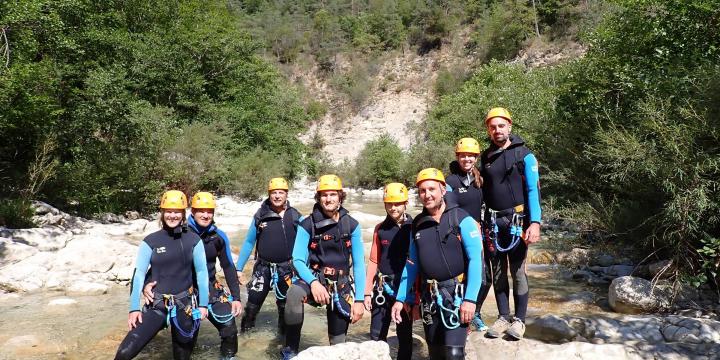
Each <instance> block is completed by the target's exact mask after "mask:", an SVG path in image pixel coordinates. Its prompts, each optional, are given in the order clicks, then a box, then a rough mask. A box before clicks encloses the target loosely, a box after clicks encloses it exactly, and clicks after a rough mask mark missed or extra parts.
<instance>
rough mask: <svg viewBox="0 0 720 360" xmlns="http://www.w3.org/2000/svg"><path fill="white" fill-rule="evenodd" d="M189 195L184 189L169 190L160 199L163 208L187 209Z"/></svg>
mask: <svg viewBox="0 0 720 360" xmlns="http://www.w3.org/2000/svg"><path fill="white" fill-rule="evenodd" d="M187 205H188V204H187V197H186V196H185V194H184V193H183V192H182V191H179V190H168V191H166V192H165V193H164V194H163V195H162V198H161V199H160V208H161V209H177V210H185V209H187Z"/></svg>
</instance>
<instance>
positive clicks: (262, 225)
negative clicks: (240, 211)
mask: <svg viewBox="0 0 720 360" xmlns="http://www.w3.org/2000/svg"><path fill="white" fill-rule="evenodd" d="M258 227H259V228H261V229H264V228H266V227H267V222H265V221H263V222H261V223H260V225H258Z"/></svg>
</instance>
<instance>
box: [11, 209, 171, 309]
mask: <svg viewBox="0 0 720 360" xmlns="http://www.w3.org/2000/svg"><path fill="white" fill-rule="evenodd" d="M33 206H34V208H35V210H36V217H38V216H40V217H45V218H47V217H49V216H59V217H60V218H62V219H63V221H62V222H60V223H62V224H63V225H54V226H50V225H46V226H43V227H41V228H33V229H5V228H0V235H1V237H0V248H1V249H2V251H3V256H2V257H1V258H0V288H1V289H4V290H7V291H33V290H39V289H53V290H64V291H67V292H68V293H71V294H78V295H97V294H103V293H105V292H107V290H108V284H109V283H111V282H125V281H129V280H130V278H131V277H132V271H133V268H134V266H133V264H134V261H135V256H136V255H137V247H136V246H135V245H133V244H131V243H129V242H128V241H127V240H126V237H127V235H128V234H135V235H142V234H146V233H149V232H150V231H154V230H155V228H156V227H157V226H149V225H150V224H149V223H148V221H147V220H144V219H139V220H135V221H130V222H124V223H122V224H112V225H103V224H100V223H98V222H96V221H84V220H82V219H79V218H75V217H72V216H70V215H68V214H65V213H63V212H60V211H59V210H57V209H55V208H53V207H52V206H50V205H48V204H45V203H42V202H35V203H34V205H33ZM116 236H117V237H116ZM118 237H119V238H118Z"/></svg>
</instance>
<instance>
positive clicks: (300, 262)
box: [292, 226, 317, 285]
mask: <svg viewBox="0 0 720 360" xmlns="http://www.w3.org/2000/svg"><path fill="white" fill-rule="evenodd" d="M309 243H310V234H308V232H307V231H306V230H305V228H304V227H302V226H298V229H297V234H296V235H295V246H293V252H292V260H293V266H294V267H295V270H296V271H297V273H298V276H300V278H301V279H302V280H303V281H304V282H306V283H308V285H310V284H312V282H313V281H315V280H317V279H316V278H315V276H314V275H313V273H312V271H310V268H309V267H308V264H307V260H308V255H309V254H308V245H309Z"/></svg>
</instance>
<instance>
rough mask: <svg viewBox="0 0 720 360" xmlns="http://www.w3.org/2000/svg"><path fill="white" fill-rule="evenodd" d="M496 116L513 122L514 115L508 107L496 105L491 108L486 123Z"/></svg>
mask: <svg viewBox="0 0 720 360" xmlns="http://www.w3.org/2000/svg"><path fill="white" fill-rule="evenodd" d="M495 117H500V118H503V119H505V120H507V121H508V122H509V123H511V124H512V117H511V116H510V112H509V111H508V110H507V109H506V108H503V107H496V108H492V109H490V111H488V113H487V116H486V117H485V124H487V122H488V121H490V119H492V118H495Z"/></svg>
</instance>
